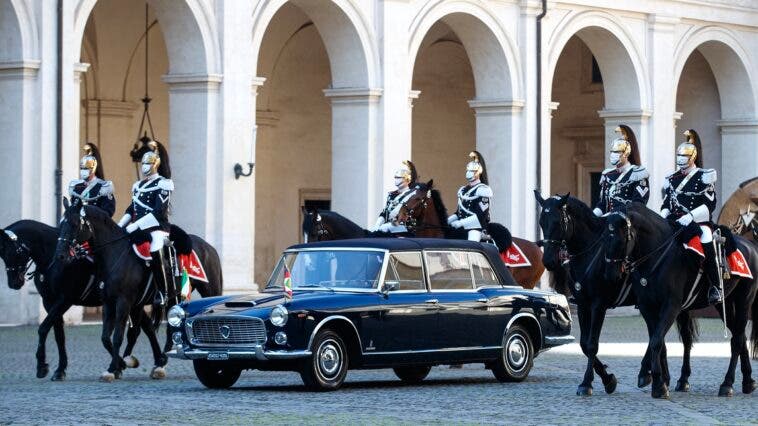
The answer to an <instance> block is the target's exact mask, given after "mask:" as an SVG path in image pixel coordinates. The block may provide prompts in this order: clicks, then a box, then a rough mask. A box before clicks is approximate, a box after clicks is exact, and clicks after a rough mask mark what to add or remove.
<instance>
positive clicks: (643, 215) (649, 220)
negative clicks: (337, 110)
mask: <svg viewBox="0 0 758 426" xmlns="http://www.w3.org/2000/svg"><path fill="white" fill-rule="evenodd" d="M626 214H627V216H629V217H630V219H631V218H632V217H634V216H637V217H639V218H640V219H642V222H641V225H642V228H644V229H645V230H646V231H647V232H649V233H651V234H652V233H653V232H654V233H656V234H657V235H658V236H660V237H668V236H669V235H670V234H671V233H672V230H671V226H670V225H669V222H668V221H667V220H666V219H664V218H662V217H661V215H659V214H658V213H656V212H654V211H653V210H650V209H649V208H648V207H647V206H646V205H644V204H642V203H640V202H639V201H635V202H633V203H629V204H627V205H626ZM650 236H654V235H650Z"/></svg>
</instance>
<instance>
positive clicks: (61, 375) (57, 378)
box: [50, 370, 66, 382]
mask: <svg viewBox="0 0 758 426" xmlns="http://www.w3.org/2000/svg"><path fill="white" fill-rule="evenodd" d="M50 380H52V381H53V382H62V381H64V380H66V372H65V371H61V370H57V371H56V372H55V373H53V377H51V378H50Z"/></svg>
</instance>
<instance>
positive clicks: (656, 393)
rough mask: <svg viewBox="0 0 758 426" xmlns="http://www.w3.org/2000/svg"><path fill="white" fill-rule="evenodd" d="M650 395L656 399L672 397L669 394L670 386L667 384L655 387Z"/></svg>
mask: <svg viewBox="0 0 758 426" xmlns="http://www.w3.org/2000/svg"><path fill="white" fill-rule="evenodd" d="M650 395H651V396H652V397H653V398H655V399H669V398H670V397H671V395H670V394H669V388H668V386H666V385H665V384H663V385H661V387H659V388H656V387H653V391H652V392H650Z"/></svg>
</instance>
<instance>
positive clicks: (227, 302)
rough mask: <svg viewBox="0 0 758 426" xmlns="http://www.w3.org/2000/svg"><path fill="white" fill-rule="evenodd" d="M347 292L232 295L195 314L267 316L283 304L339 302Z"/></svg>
mask: <svg viewBox="0 0 758 426" xmlns="http://www.w3.org/2000/svg"><path fill="white" fill-rule="evenodd" d="M350 294H351V293H349V292H334V293H333V292H331V291H324V290H295V291H294V293H293V297H292V299H289V300H288V299H287V298H286V297H285V296H284V293H283V292H271V293H268V292H266V293H255V294H245V295H239V296H232V297H228V298H225V299H223V300H219V301H216V302H215V303H212V304H209V305H207V306H205V307H204V308H203V309H201V310H199V312H197V313H196V314H201V315H245V316H257V317H266V318H267V317H268V315H269V313H270V312H271V309H273V308H274V307H275V306H277V305H284V306H286V307H287V309H290V310H292V309H301V308H304V307H306V306H308V305H311V303H312V302H315V301H317V300H319V301H321V303H317V304H318V305H322V304H323V303H324V302H326V300H325V299H328V300H330V301H332V302H335V303H337V304H340V302H342V300H341V299H343V298H344V297H349V296H348V295H350ZM322 306H323V305H322Z"/></svg>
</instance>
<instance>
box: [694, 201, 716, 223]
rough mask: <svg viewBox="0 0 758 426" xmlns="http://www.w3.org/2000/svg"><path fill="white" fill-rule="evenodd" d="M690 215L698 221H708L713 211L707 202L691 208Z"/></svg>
mask: <svg viewBox="0 0 758 426" xmlns="http://www.w3.org/2000/svg"><path fill="white" fill-rule="evenodd" d="M690 215H692V219H693V220H694V221H695V222H697V223H701V222H708V220H709V219H710V216H711V212H710V211H709V210H708V206H706V205H705V204H701V205H699V206H697V207H696V208H694V209H692V210H690Z"/></svg>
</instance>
